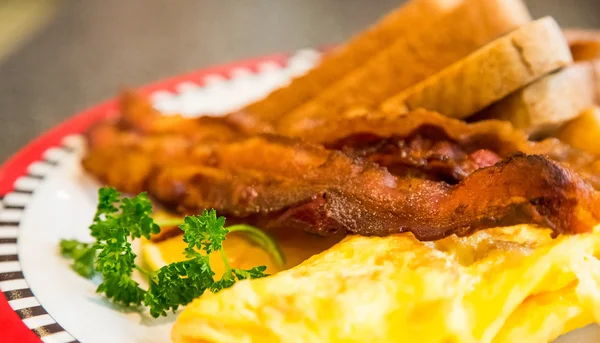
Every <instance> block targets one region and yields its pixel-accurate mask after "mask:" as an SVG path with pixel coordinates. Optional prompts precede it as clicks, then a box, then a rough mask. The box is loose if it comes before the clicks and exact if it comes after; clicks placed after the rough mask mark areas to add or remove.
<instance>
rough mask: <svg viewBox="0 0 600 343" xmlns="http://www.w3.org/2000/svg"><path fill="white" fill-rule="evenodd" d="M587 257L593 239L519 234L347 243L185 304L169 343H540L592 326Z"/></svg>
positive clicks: (597, 249)
mask: <svg viewBox="0 0 600 343" xmlns="http://www.w3.org/2000/svg"><path fill="white" fill-rule="evenodd" d="M596 231H597V230H596ZM598 256H600V233H598V232H594V233H589V234H580V235H573V236H560V237H558V238H556V239H552V238H551V237H550V231H549V230H543V229H538V228H536V227H533V226H529V225H520V226H513V227H505V228H497V229H490V230H486V231H480V232H477V233H475V234H473V235H471V236H469V237H462V238H460V237H456V236H450V237H447V238H445V239H442V240H439V241H436V242H420V241H418V240H417V239H415V237H414V236H413V235H412V234H410V233H406V234H396V235H390V236H387V237H364V236H348V237H346V238H345V239H344V240H342V241H341V242H339V243H337V244H336V245H334V246H333V247H332V248H330V249H328V250H326V251H324V252H322V253H320V254H317V255H314V256H312V257H311V258H309V259H308V260H306V261H304V262H303V263H301V264H299V265H298V266H296V267H294V268H292V269H289V270H285V271H282V272H279V273H276V274H274V275H272V276H270V277H266V278H262V279H255V280H244V281H242V282H238V283H237V284H235V285H234V286H233V287H231V288H229V289H226V290H223V291H221V292H219V293H216V294H205V295H203V296H202V297H200V298H198V299H196V300H195V301H194V302H192V303H191V304H189V305H188V306H187V307H186V308H185V310H184V311H183V312H182V313H181V314H180V315H179V317H178V318H177V321H176V324H175V325H174V328H173V331H172V338H173V341H174V342H176V343H199V342H222V343H227V342H261V343H268V342H332V343H333V342H424V343H425V342H440V343H441V342H444V343H449V342H484V343H485V342H492V343H502V342H550V341H552V340H553V339H555V338H557V337H559V336H560V335H562V334H564V333H566V332H569V331H572V330H574V329H577V328H580V327H583V326H586V325H588V324H590V323H595V322H599V321H600V262H599V261H598V259H597V257H598Z"/></svg>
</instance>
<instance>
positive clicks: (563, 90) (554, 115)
mask: <svg viewBox="0 0 600 343" xmlns="http://www.w3.org/2000/svg"><path fill="white" fill-rule="evenodd" d="M594 100H595V94H594V74H593V67H592V64H591V63H589V62H580V63H577V64H574V65H571V66H569V67H567V68H564V69H562V70H560V71H557V72H555V73H552V74H550V75H547V76H545V77H543V78H541V79H539V80H537V81H536V82H534V83H532V84H530V85H528V86H526V87H524V88H522V89H519V90H517V91H515V92H513V93H512V94H510V95H509V96H507V97H506V98H504V99H502V100H500V101H498V102H497V103H495V104H493V105H492V106H490V107H489V108H487V109H485V110H484V111H482V113H481V116H482V117H486V118H495V119H502V120H507V121H510V122H511V123H512V124H513V126H515V127H517V128H519V129H522V130H523V131H525V132H526V133H528V134H529V135H530V136H531V137H532V138H541V137H547V136H549V135H551V134H553V133H554V132H555V131H556V129H558V128H559V127H560V126H561V125H562V124H564V123H565V122H567V121H568V120H570V119H573V118H575V117H577V116H578V115H579V114H580V113H581V112H582V111H583V110H585V109H586V108H589V107H591V106H593V104H594Z"/></svg>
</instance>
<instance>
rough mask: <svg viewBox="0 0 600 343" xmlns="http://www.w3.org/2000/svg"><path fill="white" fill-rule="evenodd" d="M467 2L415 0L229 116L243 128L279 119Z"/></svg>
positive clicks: (461, 0) (457, 0) (462, 0)
mask: <svg viewBox="0 0 600 343" xmlns="http://www.w3.org/2000/svg"><path fill="white" fill-rule="evenodd" d="M464 1H465V0H412V1H410V2H408V3H406V4H405V5H403V6H401V7H399V8H398V9H397V10H395V11H393V12H391V13H390V14H388V15H387V16H386V17H384V18H383V19H382V20H381V21H379V22H378V23H377V24H375V25H374V26H373V27H371V28H370V29H368V30H366V31H364V32H362V33H360V34H358V35H357V36H356V37H354V38H353V39H352V40H350V41H349V42H347V43H346V44H345V45H344V46H342V47H341V48H340V49H338V50H336V51H334V52H331V53H330V54H328V55H327V56H326V57H325V58H324V59H323V61H321V63H320V65H319V66H317V67H316V68H314V69H312V70H310V71H309V72H308V73H307V74H305V75H304V76H301V77H298V78H296V79H294V80H293V81H292V82H291V84H290V85H288V86H287V87H283V88H280V89H278V90H276V91H274V92H273V93H271V94H270V95H269V96H267V97H266V98H265V99H263V100H260V101H258V102H255V103H253V104H251V105H249V106H247V107H245V108H244V109H242V110H241V111H239V113H233V114H231V115H230V117H231V119H232V120H234V121H236V122H237V123H238V124H240V125H241V126H243V127H244V126H248V127H252V126H254V125H258V124H259V122H268V121H270V120H272V119H278V118H279V117H280V116H281V115H283V114H284V113H288V112H290V111H291V110H293V109H294V108H295V107H297V106H299V105H300V104H302V103H304V102H306V101H308V100H310V99H311V98H313V97H314V96H316V95H317V94H318V93H319V92H320V91H321V90H322V89H324V88H326V87H327V86H329V85H330V84H331V83H333V82H335V81H337V80H339V79H340V78H341V77H342V76H344V75H345V74H347V73H349V72H351V71H352V70H354V69H355V68H357V67H359V66H360V65H361V64H363V63H364V62H365V61H366V60H368V59H369V58H370V57H371V56H372V55H374V54H375V53H377V52H379V51H380V50H382V49H384V48H385V47H386V46H389V45H391V44H392V43H393V42H394V41H395V40H397V39H398V38H399V37H402V36H404V35H406V34H408V33H409V32H411V31H415V30H421V28H422V27H424V26H425V25H426V24H427V23H429V22H430V21H433V20H435V18H437V17H439V16H440V15H442V14H443V13H446V12H447V11H449V10H451V9H452V8H454V7H455V6H457V5H458V4H460V3H463V2H464Z"/></svg>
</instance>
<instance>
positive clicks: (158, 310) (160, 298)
mask: <svg viewBox="0 0 600 343" xmlns="http://www.w3.org/2000/svg"><path fill="white" fill-rule="evenodd" d="M214 275H215V273H214V272H213V271H212V269H211V268H210V264H209V263H208V256H200V257H197V258H194V259H190V260H187V261H182V262H176V263H171V264H169V265H166V266H164V267H162V268H161V269H159V270H158V271H157V272H156V273H155V274H154V275H153V277H152V279H151V282H150V288H149V289H148V292H147V293H146V296H145V298H144V304H145V305H146V306H148V307H150V314H151V315H152V316H153V317H155V318H156V317H158V316H165V315H166V314H167V311H168V310H172V311H173V312H174V311H175V310H177V308H179V306H180V305H186V304H188V303H190V302H191V301H192V300H194V299H195V298H197V297H199V296H201V295H202V294H203V293H204V291H205V290H206V289H208V288H210V286H211V285H212V284H213V283H214V279H213V276H214Z"/></svg>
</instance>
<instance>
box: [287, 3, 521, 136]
mask: <svg viewBox="0 0 600 343" xmlns="http://www.w3.org/2000/svg"><path fill="white" fill-rule="evenodd" d="M529 21H530V16H529V13H528V12H527V8H526V7H525V5H524V4H523V2H522V1H521V0H469V1H465V2H464V3H462V4H461V5H459V6H457V7H456V8H454V9H453V10H452V11H449V12H448V13H446V14H444V15H442V16H441V17H440V18H438V19H437V20H435V21H432V22H430V23H429V24H428V25H426V26H425V27H421V28H418V29H415V30H412V31H411V32H410V33H409V34H407V35H405V36H404V37H402V38H400V39H398V40H397V41H396V42H394V43H393V44H392V45H390V46H389V47H387V48H386V49H384V50H382V51H381V52H379V53H378V54H377V55H375V56H373V57H372V58H371V59H370V60H369V61H368V62H367V63H365V64H364V65H363V66H362V67H360V68H358V69H356V70H354V71H353V72H352V73H350V74H348V75H347V76H346V77H344V78H343V79H341V80H340V81H339V82H337V83H335V84H333V85H331V86H330V87H328V88H327V89H324V90H321V92H320V94H319V95H318V96H317V97H315V98H314V99H313V100H311V101H309V102H307V103H305V104H303V105H302V106H300V107H298V108H296V109H295V110H294V111H293V112H291V113H290V114H288V115H285V116H284V117H283V118H282V120H281V121H280V122H279V123H278V124H277V128H278V130H279V132H282V133H284V134H289V135H293V134H294V132H297V131H301V130H303V129H304V128H305V127H306V128H309V127H311V125H312V123H314V121H321V120H325V118H327V117H328V116H336V115H341V114H342V113H344V112H346V111H347V110H349V109H352V108H356V107H371V106H376V105H378V104H379V103H380V102H381V101H383V100H385V99H386V98H388V97H390V96H392V95H394V94H396V93H398V92H400V91H402V90H404V89H406V88H408V87H410V86H413V85H415V84H416V83H418V82H420V81H422V80H424V79H426V78H427V77H429V76H431V75H434V74H436V73H437V72H439V71H440V70H442V69H443V68H445V67H447V66H449V65H451V64H452V63H454V62H456V61H458V60H460V59H462V58H464V57H466V56H468V55H469V54H470V53H472V52H473V51H475V50H476V49H477V48H479V47H481V46H483V45H485V44H486V43H488V42H489V41H491V40H493V39H495V38H497V37H499V36H502V35H503V34H505V33H507V32H509V31H511V30H513V29H515V28H517V27H519V26H521V25H523V24H526V23H528V22H529Z"/></svg>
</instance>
